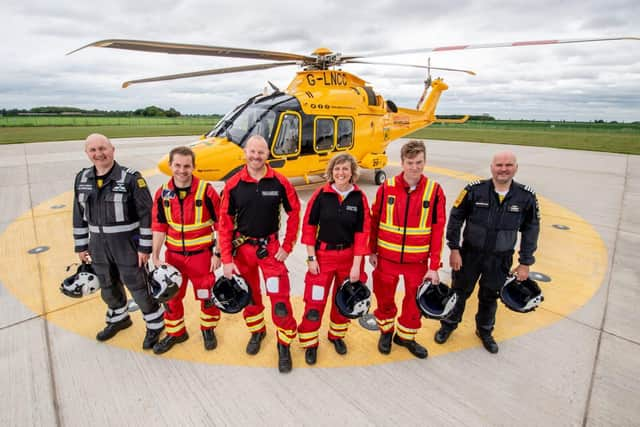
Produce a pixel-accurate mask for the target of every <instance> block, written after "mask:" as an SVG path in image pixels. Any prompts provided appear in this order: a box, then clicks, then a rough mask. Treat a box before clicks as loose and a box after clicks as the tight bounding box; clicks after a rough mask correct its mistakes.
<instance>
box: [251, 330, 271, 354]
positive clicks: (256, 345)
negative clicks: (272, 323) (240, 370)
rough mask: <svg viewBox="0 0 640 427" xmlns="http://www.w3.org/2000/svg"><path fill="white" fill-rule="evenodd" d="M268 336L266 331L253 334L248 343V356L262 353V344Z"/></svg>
mask: <svg viewBox="0 0 640 427" xmlns="http://www.w3.org/2000/svg"><path fill="white" fill-rule="evenodd" d="M266 335H267V333H266V332H265V331H262V332H254V333H252V334H251V338H249V342H248V343H247V354H252V355H253V354H258V352H259V351H260V343H261V342H262V340H263V339H264V337H265V336H266Z"/></svg>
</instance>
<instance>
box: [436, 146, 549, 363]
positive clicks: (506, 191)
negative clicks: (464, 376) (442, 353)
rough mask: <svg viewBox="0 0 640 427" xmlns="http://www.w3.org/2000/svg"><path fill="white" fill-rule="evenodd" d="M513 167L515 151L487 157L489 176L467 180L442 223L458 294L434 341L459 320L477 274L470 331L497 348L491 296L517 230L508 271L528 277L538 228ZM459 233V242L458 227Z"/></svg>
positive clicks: (531, 197)
mask: <svg viewBox="0 0 640 427" xmlns="http://www.w3.org/2000/svg"><path fill="white" fill-rule="evenodd" d="M517 170H518V162H517V160H516V156H515V155H514V154H513V153H512V152H508V151H505V152H501V153H498V154H496V155H495V156H493V160H492V161H491V179H486V180H483V181H476V182H472V183H471V184H469V185H467V186H466V187H465V188H464V189H463V190H462V192H461V193H460V195H459V196H458V198H457V199H456V201H455V203H454V204H453V208H451V214H450V215H449V226H448V227H447V245H448V246H449V248H450V249H451V256H450V258H449V264H450V265H451V270H452V277H453V286H452V287H453V289H454V291H455V292H456V294H457V296H458V298H457V303H456V306H455V307H454V309H453V311H452V313H451V315H450V316H449V317H448V318H447V319H444V320H442V321H441V327H440V329H439V330H438V331H437V332H436V334H435V341H436V342H437V343H439V344H443V343H444V342H445V341H447V339H448V338H449V336H450V335H451V333H452V332H453V330H454V329H456V328H457V327H458V323H460V322H461V321H462V314H463V313H464V308H465V303H466V301H467V299H468V298H469V296H470V295H471V293H472V292H473V288H474V287H475V284H476V281H478V277H479V278H480V289H479V291H478V312H477V314H476V335H478V337H479V338H480V339H481V340H482V344H483V346H484V348H485V349H487V351H489V352H490V353H497V352H498V344H497V343H496V341H495V339H494V338H493V335H492V332H493V328H494V325H495V319H496V309H497V306H498V304H497V299H498V297H499V296H500V288H501V287H502V285H503V284H504V282H505V280H506V277H507V275H508V274H509V270H510V269H511V265H512V263H513V253H514V247H515V245H516V240H517V237H518V231H520V253H519V258H518V262H519V265H518V266H517V267H516V269H515V271H514V273H515V275H516V276H517V280H526V279H527V277H529V266H530V265H532V264H533V263H534V262H535V258H534V256H533V253H534V252H535V250H536V248H537V244H538V243H537V242H538V234H539V232H540V213H539V210H538V201H537V199H536V195H535V192H534V191H533V190H532V189H531V188H530V187H528V186H526V185H523V184H520V183H517V182H515V181H514V180H513V177H514V176H515V174H516V172H517ZM463 224H464V226H465V227H464V236H463V239H462V246H461V245H460V231H461V230H462V226H463Z"/></svg>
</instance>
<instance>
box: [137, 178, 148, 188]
mask: <svg viewBox="0 0 640 427" xmlns="http://www.w3.org/2000/svg"><path fill="white" fill-rule="evenodd" d="M146 187H147V182H146V181H145V180H144V178H138V188H146Z"/></svg>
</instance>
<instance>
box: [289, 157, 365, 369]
mask: <svg viewBox="0 0 640 427" xmlns="http://www.w3.org/2000/svg"><path fill="white" fill-rule="evenodd" d="M326 176H327V181H328V182H327V183H326V184H325V185H324V186H322V187H320V188H318V189H317V190H316V191H315V192H314V193H313V195H312V196H311V199H310V200H309V202H308V203H307V209H306V212H305V215H304V221H303V223H302V243H304V244H305V245H307V255H308V257H307V274H306V277H305V291H304V301H305V309H304V315H303V318H302V322H301V323H300V326H299V327H298V337H299V339H300V343H301V344H302V347H304V348H305V349H306V350H305V360H306V362H307V363H308V364H309V365H313V364H315V363H316V359H317V352H318V344H319V339H318V335H319V334H318V330H319V329H320V325H321V322H322V315H323V313H324V308H325V305H326V304H327V297H328V295H329V294H330V293H331V295H332V298H331V300H332V301H334V300H335V295H336V291H337V290H338V288H339V287H340V284H341V283H342V282H343V281H344V280H345V279H347V278H348V279H349V280H351V281H352V282H357V281H359V280H360V281H362V282H366V281H367V276H366V274H365V273H364V262H363V256H364V255H366V254H367V253H368V252H369V247H368V244H369V241H368V240H369V227H370V224H369V223H370V218H369V215H370V213H369V204H368V202H367V197H366V195H365V194H364V192H363V191H361V190H360V189H359V188H358V186H357V185H355V184H354V182H355V181H356V180H357V179H358V164H357V163H356V160H355V159H354V158H353V156H351V155H350V154H347V153H343V154H338V155H337V156H334V157H333V158H332V159H331V160H330V161H329V164H328V165H327V171H326ZM332 284H334V285H333V291H332V290H331V285H332ZM349 322H350V321H349V319H348V318H346V317H345V316H343V315H342V314H340V312H339V311H338V309H337V308H336V306H335V304H333V303H332V304H331V316H330V324H329V335H328V338H329V341H330V342H331V343H332V344H333V346H334V348H335V350H336V352H337V353H338V354H346V353H347V345H346V343H345V342H344V337H345V335H346V333H347V330H348V328H349Z"/></svg>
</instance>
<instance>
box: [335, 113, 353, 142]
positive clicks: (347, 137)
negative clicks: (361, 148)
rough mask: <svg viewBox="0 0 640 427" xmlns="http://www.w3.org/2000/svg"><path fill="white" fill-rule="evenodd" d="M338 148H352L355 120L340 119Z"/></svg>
mask: <svg viewBox="0 0 640 427" xmlns="http://www.w3.org/2000/svg"><path fill="white" fill-rule="evenodd" d="M337 145H338V148H342V149H345V148H350V147H351V146H352V145H353V120H351V119H338V143H337Z"/></svg>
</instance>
